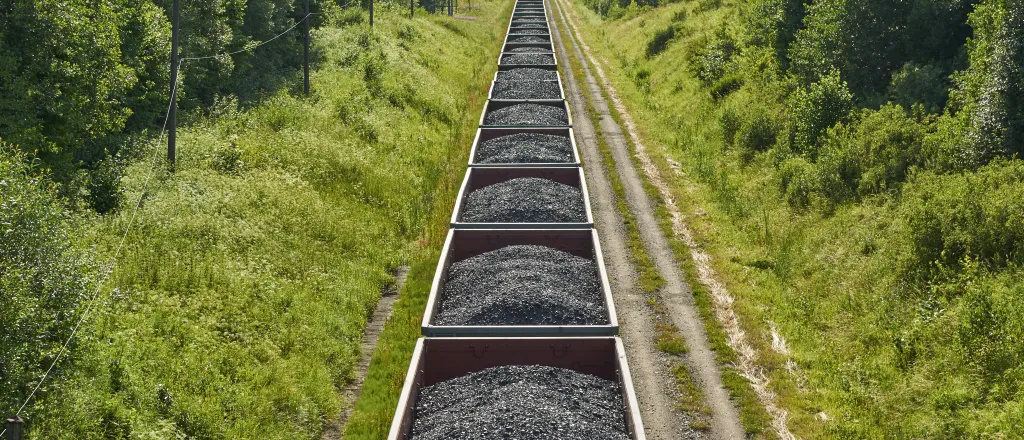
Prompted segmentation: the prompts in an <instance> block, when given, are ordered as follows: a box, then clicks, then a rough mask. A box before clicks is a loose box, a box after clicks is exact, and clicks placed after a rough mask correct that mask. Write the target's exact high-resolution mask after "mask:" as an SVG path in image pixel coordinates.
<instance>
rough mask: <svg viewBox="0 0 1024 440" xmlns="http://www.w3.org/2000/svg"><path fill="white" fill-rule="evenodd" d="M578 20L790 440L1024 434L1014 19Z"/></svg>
mask: <svg viewBox="0 0 1024 440" xmlns="http://www.w3.org/2000/svg"><path fill="white" fill-rule="evenodd" d="M577 6H578V7H577V8H576V9H575V10H574V11H573V12H574V13H575V14H576V15H577V16H579V17H580V18H581V20H580V24H581V25H582V27H581V30H582V31H583V32H584V34H585V35H586V36H587V40H588V43H589V44H590V46H591V47H592V48H593V49H594V50H595V51H596V52H595V55H597V56H598V57H599V58H604V59H605V60H606V61H605V62H604V66H605V68H606V72H607V73H608V74H609V75H610V79H611V80H612V82H613V83H614V85H615V86H616V88H617V89H618V90H619V92H620V95H621V96H622V97H623V99H625V101H626V103H627V105H628V107H629V109H630V112H631V113H632V114H633V117H634V120H636V121H637V124H638V128H639V129H640V131H641V135H642V136H643V137H645V139H647V144H648V146H649V149H650V153H651V154H652V156H654V158H655V159H656V163H657V164H658V166H659V167H660V168H661V169H662V175H663V176H672V175H673V172H672V170H671V169H670V168H669V167H668V166H667V165H666V163H667V159H672V160H673V161H676V162H678V163H679V164H680V168H681V171H682V176H683V177H681V178H679V180H676V179H674V178H673V179H670V180H672V181H673V182H672V185H673V194H672V196H673V198H674V199H675V200H676V201H677V204H680V206H682V208H683V209H684V211H685V212H686V213H687V214H689V215H688V216H687V220H688V222H689V223H690V227H691V228H692V229H693V230H694V231H695V233H696V234H697V236H698V238H699V240H700V242H701V244H702V246H704V247H705V248H706V249H707V250H708V251H709V252H711V253H712V255H713V256H714V257H715V258H714V264H715V269H716V271H717V272H718V273H719V275H720V276H721V277H722V278H723V281H725V282H726V284H727V286H728V287H729V289H730V291H731V293H732V294H733V295H734V296H735V297H736V303H735V304H734V308H735V309H736V312H737V313H738V314H739V316H740V319H741V322H742V324H743V326H744V330H746V331H747V336H748V339H749V340H750V342H751V343H752V344H753V345H754V347H755V348H756V349H757V351H758V354H759V357H758V359H759V363H760V364H761V365H760V366H761V367H762V368H764V369H765V374H767V376H768V377H769V379H770V380H771V381H772V382H771V383H772V389H773V391H774V392H775V393H776V394H777V401H778V403H779V404H780V405H781V406H782V407H783V408H784V409H786V410H787V411H789V413H790V418H789V426H790V429H791V430H793V431H794V433H796V434H797V435H798V436H800V437H802V438H819V437H824V438H882V437H886V438H982V437H986V436H1004V437H1016V436H1021V435H1024V433H1022V432H1021V431H1020V426H1019V424H1015V423H1013V421H1014V420H1020V419H1021V418H1022V417H1024V413H1022V412H1021V411H1022V408H1024V404H1022V402H1024V401H1022V398H1021V395H1020V393H1018V392H1017V391H1016V390H1018V389H1019V388H1021V386H1022V385H1024V376H1021V375H1020V374H1019V371H1018V370H1019V368H1018V367H1017V366H1018V365H1020V363H1021V360H1022V359H1024V349H1022V348H1021V346H1020V344H1012V343H1010V342H1008V341H1011V340H1018V341H1019V340H1020V339H1021V338H1022V337H1024V330H1022V329H1024V326H1022V325H1021V322H1022V321H1021V319H1020V315H1021V314H1022V312H1024V303H1022V302H1021V301H1020V298H1022V296H1021V288H1022V287H1021V283H1020V281H1019V280H1020V279H1022V275H1024V273H1022V272H1021V270H1020V265H1021V263H1024V252H1022V251H1021V247H1020V242H1021V239H1020V238H1021V227H1020V224H1021V221H1022V220H1021V213H1022V212H1024V205H1022V204H1021V203H1022V202H1021V197H1020V195H1021V192H1022V191H1024V183H1022V182H1024V180H1022V179H1021V174H1020V172H1021V171H1020V170H1021V166H1022V165H1021V161H1020V159H1019V158H1018V156H1017V155H1018V154H1019V153H1020V152H1021V150H1020V149H1021V145H1022V144H1021V139H1024V138H1022V137H1021V135H1020V133H1022V132H1024V131H1022V127H1024V124H1022V122H1021V121H1022V119H1021V118H1020V114H1021V110H1022V108H1021V104H1020V103H1021V102H1024V88H1022V86H1021V84H1020V81H1019V80H1018V79H1019V76H1020V71H1021V70H1020V69H1021V66H1022V64H1024V52H1022V50H1021V48H1022V47H1024V45H1021V44H1020V43H1019V40H1020V38H1021V36H1022V35H1024V22H1022V21H1021V19H1020V17H1021V16H1024V15H1022V11H1024V5H1022V4H1021V3H1020V2H1019V1H1010V0H987V1H984V2H980V3H979V2H945V3H944V2H937V3H936V2H930V1H915V2H910V3H905V4H899V5H897V4H894V3H884V2H875V3H872V2H868V3H863V2H861V3H856V4H855V2H849V1H845V0H837V1H819V2H814V3H810V4H807V5H804V4H802V3H800V2H793V1H784V0H749V1H723V2H717V3H715V2H704V1H701V2H686V3H672V4H668V5H661V6H657V7H650V6H648V5H643V4H636V3H630V4H626V5H623V6H622V8H621V10H622V11H625V12H622V13H618V14H610V13H609V12H608V10H604V9H602V8H600V7H596V6H594V5H593V4H590V3H588V2H586V1H584V2H582V3H581V4H578V5H577ZM678 17H686V18H685V19H683V20H680V19H679V18H678ZM667 28H672V33H671V36H666V31H665V29H667ZM648 48H656V49H657V50H649V49H648ZM1010 78H1014V79H1010ZM698 206H699V208H698ZM677 253H678V254H683V252H677ZM696 296H697V299H698V302H701V301H704V302H707V301H706V299H702V297H703V296H704V294H702V293H700V292H696ZM706 307H707V306H706V305H705V306H702V309H706ZM703 314H704V317H705V319H706V320H711V319H713V318H712V316H711V315H710V314H709V313H706V312H705V313H703ZM766 323H774V325H776V326H777V327H778V330H779V333H780V334H781V335H783V336H784V337H786V338H787V340H788V348H789V351H788V352H787V353H777V352H775V351H773V349H772V346H771V337H770V335H769V333H768V330H767V327H768V325H767V324H766ZM710 333H712V336H714V335H713V334H714V333H715V332H710ZM712 339H715V338H714V337H712ZM722 342H723V343H724V341H722ZM716 351H718V350H716ZM720 356H721V353H720ZM789 360H792V361H793V363H792V364H787V361H789ZM731 374H734V373H731V372H728V371H727V372H726V382H727V383H728V382H730V381H731V379H730V378H731V377H732V376H731ZM735 379H737V380H738V381H745V380H744V379H742V377H739V376H738V375H737V376H736V378H735ZM733 391H735V389H734V390H733ZM736 397H738V398H739V399H740V401H747V400H751V399H753V396H752V395H748V396H747V397H743V396H741V395H737V396H736ZM745 423H746V421H745ZM762 426H764V427H766V428H767V426H768V424H767V420H762ZM748 429H749V425H748Z"/></svg>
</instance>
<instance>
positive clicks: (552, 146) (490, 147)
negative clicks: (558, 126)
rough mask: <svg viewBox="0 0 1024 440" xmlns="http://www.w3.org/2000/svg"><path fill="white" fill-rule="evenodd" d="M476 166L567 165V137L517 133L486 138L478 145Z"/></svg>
mask: <svg viewBox="0 0 1024 440" xmlns="http://www.w3.org/2000/svg"><path fill="white" fill-rule="evenodd" d="M476 160H477V162H479V163H570V162H572V160H573V155H572V143H571V142H570V141H569V138H567V137H563V136H555V135H550V134H541V133H516V134H510V135H507V136H501V137H496V138H494V139H488V140H486V141H483V142H481V143H480V145H477V148H476Z"/></svg>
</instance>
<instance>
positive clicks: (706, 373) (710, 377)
mask: <svg viewBox="0 0 1024 440" xmlns="http://www.w3.org/2000/svg"><path fill="white" fill-rule="evenodd" d="M554 3H555V5H556V6H557V10H558V14H557V18H559V19H560V21H561V25H562V29H566V30H567V34H568V35H567V38H565V39H563V38H560V37H561V35H556V36H557V38H555V42H556V43H557V44H558V46H559V48H558V49H559V50H560V56H561V57H562V58H563V59H565V60H567V59H568V57H569V56H573V57H575V58H576V59H577V60H579V61H580V65H581V66H582V68H583V73H584V75H585V78H583V80H584V83H585V84H584V85H585V87H586V89H585V90H581V89H580V86H579V83H578V81H577V79H576V78H575V77H574V76H573V75H571V72H567V73H566V78H565V82H566V84H567V86H566V87H567V93H568V94H569V95H570V96H569V98H570V102H571V103H572V105H573V111H574V112H575V113H576V114H577V115H581V116H578V117H577V118H576V122H577V124H576V126H575V130H576V135H577V141H581V140H582V141H583V142H582V143H583V144H584V150H585V151H584V156H585V157H586V158H588V159H590V158H594V159H597V160H596V162H597V163H600V162H599V160H600V157H599V154H598V153H597V149H596V146H593V144H594V142H595V140H594V139H593V138H594V136H595V134H594V131H593V127H592V126H589V124H590V121H588V120H586V118H584V117H582V115H586V114H587V112H586V110H587V109H586V106H585V105H584V104H583V95H582V93H588V94H589V97H590V100H591V102H592V103H593V106H594V109H595V111H596V112H597V113H598V114H597V115H596V116H597V117H599V118H600V121H599V124H600V127H601V132H602V134H603V136H604V140H605V142H606V143H607V144H608V146H609V148H610V150H611V151H612V156H613V158H614V160H615V164H614V167H615V170H616V171H617V173H618V174H619V178H620V180H621V181H622V184H623V187H624V190H625V195H626V202H627V205H628V206H629V209H630V211H631V212H632V213H633V215H634V216H635V218H636V221H637V226H638V228H639V230H640V234H641V239H642V241H643V242H644V247H645V249H646V250H647V252H648V253H649V254H650V256H651V258H652V260H653V261H654V263H655V266H656V268H657V270H658V272H659V273H660V274H661V276H662V278H664V279H665V287H664V288H663V289H662V290H661V292H660V296H661V299H662V302H663V304H664V306H665V308H666V309H667V310H668V315H669V316H670V317H671V319H672V321H673V324H675V325H676V327H678V328H679V330H680V333H681V334H682V336H683V337H684V338H685V339H686V342H687V345H688V346H689V348H690V350H689V352H688V353H687V354H686V355H685V360H686V364H687V367H688V368H689V370H690V372H691V375H692V376H693V378H694V380H695V381H697V383H698V386H700V387H701V389H702V390H703V391H704V395H705V398H706V401H707V405H708V407H709V408H710V409H711V413H712V414H711V434H712V437H713V438H718V439H742V438H744V430H743V427H742V425H741V424H740V422H739V415H738V412H737V410H736V408H735V407H734V406H733V404H732V402H731V401H730V400H729V394H728V391H727V390H726V389H725V388H724V387H723V386H722V379H721V373H720V372H719V370H718V365H717V362H716V361H715V356H714V353H713V352H712V351H711V349H710V347H709V345H708V342H707V335H706V334H705V333H704V328H703V324H702V323H701V321H700V317H699V315H698V312H697V309H696V305H695V304H694V300H693V294H692V292H691V291H690V288H689V286H688V285H687V284H686V282H685V281H684V280H685V277H684V275H683V273H682V270H681V269H680V267H679V264H678V262H677V261H676V260H675V255H674V253H673V251H672V248H671V246H670V244H669V241H668V240H667V239H666V238H665V236H664V235H662V232H661V228H660V227H659V225H658V221H657V219H656V218H655V216H654V211H655V209H654V208H655V205H654V203H653V202H652V201H651V200H650V198H648V196H647V194H646V192H645V191H644V187H643V182H642V181H641V177H640V175H639V173H638V172H637V170H636V168H634V166H633V162H632V159H631V157H630V152H629V147H628V144H627V142H626V139H625V137H624V135H623V130H622V128H621V127H620V126H619V125H618V123H616V122H615V120H614V119H613V118H612V117H611V114H610V111H609V108H608V103H607V102H606V100H605V99H604V97H603V95H602V93H601V86H600V85H599V84H598V82H597V80H596V79H595V78H594V75H593V74H591V71H590V67H589V66H588V61H587V58H585V55H584V53H583V51H582V50H581V49H580V46H581V45H580V43H579V42H578V41H577V39H578V36H577V35H574V33H573V32H572V29H573V28H572V27H570V25H569V23H568V22H567V21H566V17H565V15H564V13H563V11H562V8H563V7H566V6H565V5H564V4H562V2H561V1H555V2H554ZM552 28H553V34H554V33H557V30H556V29H554V28H555V27H554V26H552ZM566 42H568V43H569V44H571V46H572V50H571V53H567V52H569V51H568V50H567V49H568V47H567V45H566ZM621 111H622V110H621V109H620V113H621ZM587 141H590V142H589V143H590V144H591V146H587V145H586V144H587V143H588V142H587ZM595 156H597V157H596V158H595ZM599 166H600V165H598V167H599ZM590 169H598V168H597V167H593V166H591V167H590ZM593 174H594V173H591V175H590V179H588V180H589V181H588V184H591V186H590V187H591V191H592V194H591V197H592V200H600V199H601V198H605V196H602V195H601V194H600V193H603V192H605V191H609V192H610V191H611V189H610V186H609V185H608V184H607V182H601V183H603V185H602V184H597V183H598V182H593V181H594V180H605V179H595V178H594V177H595V176H594V175H593ZM602 177H603V176H602ZM593 193H597V194H593ZM595 195H596V196H597V197H595ZM606 197H607V198H612V199H614V194H609V195H607V196H606ZM597 204H598V205H599V206H597V207H596V209H595V212H596V213H597V212H600V214H599V217H603V218H606V219H607V218H608V217H606V216H605V213H604V211H605V210H604V209H602V207H601V206H600V203H597ZM607 211H610V217H611V218H614V219H615V220H613V222H614V221H616V220H617V221H618V223H619V227H617V228H609V227H607V226H605V227H604V228H603V229H599V230H600V231H602V232H604V235H603V240H602V241H607V242H609V244H612V243H611V242H612V241H615V242H619V243H621V244H622V245H623V248H622V249H613V246H608V247H607V249H608V252H606V253H614V254H618V256H619V257H620V258H621V256H622V255H623V253H624V252H628V250H626V249H625V247H624V246H625V244H624V243H625V241H626V238H625V230H624V228H622V227H621V219H618V215H617V214H616V213H615V212H614V209H613V208H612V207H610V206H608V207H607ZM609 220H610V219H609ZM609 257H610V256H609ZM617 266H619V265H617V264H612V265H610V266H609V267H610V270H611V271H612V272H613V273H614V272H616V269H617V268H618V267H617ZM627 266H628V264H627ZM616 278H618V277H616ZM620 291H621V290H620ZM626 296H627V299H626V301H623V302H624V304H622V306H621V307H620V305H619V303H618V302H616V309H617V310H619V313H620V314H621V315H626V314H627V313H629V312H635V313H636V314H638V315H641V319H645V320H647V321H648V326H649V322H650V320H649V319H647V318H646V317H645V316H643V315H646V314H647V313H649V312H648V311H647V309H646V306H645V305H644V304H643V303H642V298H641V299H640V300H639V301H640V304H639V305H637V304H634V301H630V300H629V298H628V297H629V296H639V295H638V294H637V293H636V291H635V288H634V289H633V291H632V293H630V294H627V295H626ZM616 299H618V298H616ZM637 306H639V308H638V307H637ZM626 316H629V315H626ZM629 324H630V326H631V327H632V326H634V325H636V324H639V323H635V322H632V321H631V322H629ZM624 327H625V325H624ZM625 333H626V334H625V335H624V339H627V342H629V341H628V339H629V338H628V337H629V336H632V334H633V333H636V332H634V331H630V330H629V329H627V331H626V332H625ZM627 345H632V346H635V345H646V346H648V347H649V346H650V345H651V343H650V338H649V337H648V338H647V340H646V341H643V342H641V343H640V344H637V343H636V342H633V343H631V344H627ZM634 350H640V348H637V347H634ZM641 351H646V350H641ZM630 356H631V359H632V363H631V364H641V365H636V366H634V367H633V368H634V369H637V370H645V369H649V367H650V366H649V365H642V364H647V363H648V362H650V361H651V359H650V357H649V356H648V357H646V358H645V357H644V356H642V355H641V356H636V355H633V354H632V353H630ZM644 379H645V380H646V379H647V378H646V377H645V378H644ZM661 380H663V381H671V379H668V378H667V377H664V376H663V377H662V378H661ZM645 391H646V390H643V389H641V390H638V394H639V395H640V396H641V397H643V396H644V395H645V394H646V393H645ZM650 400H655V401H656V400H660V399H650ZM649 403H653V404H654V405H650V404H649V405H643V404H642V405H641V406H643V407H644V408H643V409H644V410H645V413H644V417H645V419H644V422H645V425H658V424H662V423H666V422H667V420H664V417H663V415H662V413H663V412H664V408H663V407H661V406H662V405H665V403H664V402H649ZM670 404H671V403H670ZM671 405H672V406H673V407H674V406H675V405H674V404H671ZM652 406H655V407H652ZM649 414H650V415H649ZM649 427H651V428H654V429H652V431H654V430H656V429H657V428H659V427H658V426H649ZM653 433H654V434H663V433H660V432H657V431H655V432H653ZM664 434H671V432H665V433H664ZM692 434H696V433H695V432H694V433H692ZM652 438H670V437H664V436H663V435H654V436H652Z"/></svg>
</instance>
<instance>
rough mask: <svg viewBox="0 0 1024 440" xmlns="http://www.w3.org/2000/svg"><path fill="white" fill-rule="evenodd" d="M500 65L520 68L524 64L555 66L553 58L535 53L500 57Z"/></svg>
mask: <svg viewBox="0 0 1024 440" xmlns="http://www.w3.org/2000/svg"><path fill="white" fill-rule="evenodd" d="M501 64H504V65H506V66H521V65H524V64H555V56H554V55H547V54H535V53H518V54H515V55H505V56H503V57H501Z"/></svg>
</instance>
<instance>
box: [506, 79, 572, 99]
mask: <svg viewBox="0 0 1024 440" xmlns="http://www.w3.org/2000/svg"><path fill="white" fill-rule="evenodd" d="M492 97H493V98H494V99H561V98H562V93H561V89H559V88H558V81H502V82H496V83H494V92H493V96H492Z"/></svg>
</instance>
